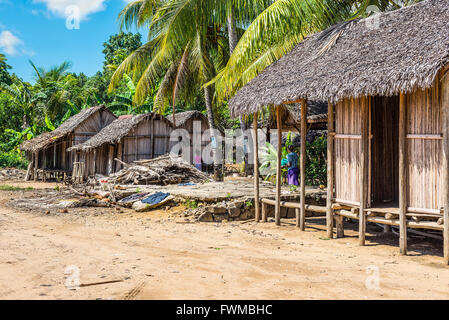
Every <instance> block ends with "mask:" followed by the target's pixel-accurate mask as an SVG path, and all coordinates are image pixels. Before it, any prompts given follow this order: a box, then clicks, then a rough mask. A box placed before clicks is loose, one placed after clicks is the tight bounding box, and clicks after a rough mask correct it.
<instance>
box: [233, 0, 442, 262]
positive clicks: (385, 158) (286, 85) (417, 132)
mask: <svg viewBox="0 0 449 320" xmlns="http://www.w3.org/2000/svg"><path fill="white" fill-rule="evenodd" d="M448 73H449V1H448V0H426V1H423V2H420V3H418V4H415V5H412V6H409V7H405V8H402V9H400V10H396V11H392V12H387V13H382V14H377V15H375V16H374V17H370V18H367V19H358V20H353V21H350V22H346V23H340V24H337V25H335V26H333V27H331V28H329V29H328V30H325V31H323V32H321V33H317V34H314V35H311V36H309V37H307V38H306V39H304V41H302V42H301V43H300V44H299V45H297V46H296V47H295V48H294V49H293V50H292V51H291V52H290V53H288V54H286V55H285V56H284V57H283V58H281V59H280V60H278V61H277V62H275V63H273V64H272V65H271V66H269V67H267V68H266V69H265V70H264V71H263V72H261V74H259V76H258V77H256V78H255V79H253V80H252V81H251V82H250V83H248V84H247V85H246V86H244V87H243V88H242V89H241V90H240V91H239V92H238V93H237V94H236V95H235V96H234V97H233V98H232V99H231V100H230V103H229V107H230V111H231V115H233V116H235V117H237V116H241V115H251V114H253V115H254V119H255V120H254V121H255V122H257V119H258V117H257V114H258V112H260V110H261V109H262V108H264V107H265V106H267V105H269V106H273V107H274V108H275V110H276V112H277V117H276V121H277V124H278V129H279V130H282V126H283V121H282V110H283V109H284V108H285V106H288V105H291V104H297V103H300V104H301V111H300V112H301V115H302V117H303V119H305V118H306V116H307V113H308V109H309V106H310V101H327V102H328V125H327V127H328V146H327V148H328V151H327V158H328V159H327V162H328V163H327V167H328V168H327V209H326V212H327V215H326V225H327V233H328V237H329V238H330V239H332V238H333V233H334V227H336V231H337V237H340V236H343V235H344V224H343V223H344V220H343V217H346V218H350V219H358V220H359V242H360V245H364V244H365V236H366V224H367V222H375V223H378V224H384V225H390V226H396V227H398V228H399V231H400V239H399V240H400V241H399V243H400V252H401V253H402V254H406V253H407V233H408V230H409V229H410V228H417V229H431V230H441V231H442V232H443V236H444V237H443V238H444V241H443V242H444V248H443V252H444V258H445V262H446V263H449V76H448ZM256 124H257V123H256ZM306 130H307V124H306V122H305V121H303V122H302V123H301V131H302V132H306ZM304 138H305V135H302V139H304ZM279 145H280V143H279ZM305 148H306V146H305V143H302V144H301V153H302V154H305V152H306V149H305ZM255 156H257V153H255ZM280 157H281V151H280V150H279V159H280ZM305 161H306V157H301V163H300V171H301V188H300V198H301V201H300V203H299V204H298V209H299V210H298V211H297V214H298V216H297V219H298V220H299V223H297V225H298V227H300V228H301V229H304V217H305V211H306V206H305V201H304V200H305V185H304V183H305V181H304V177H305ZM278 162H279V163H280V161H278ZM280 170H281V168H280V166H279V167H278V173H279V172H280ZM254 174H255V176H256V177H257V172H255V173H254ZM278 179H280V174H278ZM279 182H280V181H279V180H278V186H279V185H280V183H279ZM255 197H256V198H257V199H258V198H259V195H258V182H257V179H256V182H255ZM261 201H262V203H264V199H261ZM275 203H276V210H275V216H276V219H275V220H276V223H277V224H280V207H281V205H283V203H281V201H280V188H277V191H276V202H275ZM256 204H258V201H256ZM263 211H264V210H262V220H265V219H266V215H264V212H263ZM259 219H260V213H259V208H257V207H256V220H259Z"/></svg>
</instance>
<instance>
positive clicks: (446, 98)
mask: <svg viewBox="0 0 449 320" xmlns="http://www.w3.org/2000/svg"><path fill="white" fill-rule="evenodd" d="M441 108H442V112H443V123H442V130H443V177H442V178H443V181H444V190H443V195H444V203H443V205H444V218H443V223H444V229H443V255H444V263H446V264H449V75H448V74H447V71H446V74H445V75H443V78H442V99H441Z"/></svg>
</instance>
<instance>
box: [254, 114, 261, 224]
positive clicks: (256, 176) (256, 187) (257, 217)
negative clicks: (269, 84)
mask: <svg viewBox="0 0 449 320" xmlns="http://www.w3.org/2000/svg"><path fill="white" fill-rule="evenodd" d="M258 115H259V113H258V112H256V113H254V119H253V129H254V137H253V146H254V148H253V152H254V208H255V209H256V213H255V220H256V222H259V221H260V202H259V200H260V199H259V139H258V132H257V120H258Z"/></svg>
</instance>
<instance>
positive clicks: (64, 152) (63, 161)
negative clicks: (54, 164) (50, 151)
mask: <svg viewBox="0 0 449 320" xmlns="http://www.w3.org/2000/svg"><path fill="white" fill-rule="evenodd" d="M61 152H62V154H61V168H62V169H63V170H67V141H66V140H64V141H63V142H62V151H61Z"/></svg>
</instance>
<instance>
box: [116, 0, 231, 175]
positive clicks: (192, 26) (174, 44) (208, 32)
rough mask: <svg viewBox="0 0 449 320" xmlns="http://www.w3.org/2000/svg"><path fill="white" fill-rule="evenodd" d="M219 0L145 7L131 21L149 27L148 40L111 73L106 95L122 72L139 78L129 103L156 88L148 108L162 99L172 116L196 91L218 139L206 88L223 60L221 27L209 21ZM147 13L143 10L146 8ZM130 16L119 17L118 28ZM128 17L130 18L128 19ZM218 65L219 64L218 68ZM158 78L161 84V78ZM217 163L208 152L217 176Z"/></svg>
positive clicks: (141, 1)
mask: <svg viewBox="0 0 449 320" xmlns="http://www.w3.org/2000/svg"><path fill="white" fill-rule="evenodd" d="M155 2H156V1H150V0H147V1H145V0H138V1H134V2H132V3H130V4H129V5H128V6H127V7H126V8H125V10H128V11H129V10H132V11H133V12H136V11H137V8H139V9H138V10H139V13H141V12H145V11H144V6H145V4H148V6H150V4H154V3H155ZM217 3H219V0H213V1H204V0H167V1H159V6H157V7H151V10H152V11H151V14H150V13H147V15H144V16H145V17H146V18H145V19H140V16H137V18H133V19H134V20H132V21H134V22H136V23H137V24H138V25H139V24H142V23H144V22H146V23H148V25H149V39H150V40H149V41H148V42H147V43H146V44H144V45H143V46H142V47H140V48H139V49H137V50H136V51H135V52H134V53H132V54H131V55H130V56H129V57H128V58H127V59H125V61H124V62H123V63H122V64H121V65H120V66H119V67H118V69H117V70H116V71H115V73H114V75H113V77H112V80H111V85H110V91H112V90H113V89H114V88H115V87H116V86H117V85H118V84H119V83H120V81H121V79H122V77H123V75H124V74H126V73H131V72H132V73H133V75H135V74H142V76H141V77H140V79H139V81H138V83H137V86H136V94H135V96H134V103H136V104H140V103H143V102H144V101H145V99H146V98H147V96H148V94H149V93H150V91H151V90H153V89H155V88H158V90H157V93H156V96H155V103H154V110H155V111H159V112H162V111H163V110H164V106H166V104H167V102H168V101H171V102H172V105H173V114H174V113H175V104H176V100H177V98H178V97H179V96H180V95H183V96H184V99H189V98H193V97H195V96H197V93H198V92H200V91H202V95H203V98H204V102H205V106H206V110H207V117H208V122H209V126H210V129H211V131H212V138H215V140H216V141H218V139H217V138H218V135H217V133H218V132H217V126H216V122H215V118H214V111H213V101H212V99H213V93H214V92H213V87H212V86H206V87H203V85H204V84H206V83H208V82H209V81H210V80H212V79H213V77H214V76H215V74H216V72H215V68H216V65H217V64H218V65H219V64H220V63H222V61H224V59H223V57H224V56H225V55H226V52H227V51H228V49H227V40H226V37H225V35H224V33H223V32H222V29H220V28H217V27H216V25H215V23H214V19H213V18H214V17H213V15H212V14H211V13H213V12H214V8H216V6H215V7H214V4H217ZM147 10H148V9H147ZM130 16H132V15H128V12H126V13H123V12H122V13H121V17H122V25H123V24H125V25H126V24H127V23H126V22H125V21H126V19H127V18H128V19H131V18H129V17H130ZM133 17H134V16H133ZM223 66H224V64H223ZM161 79H162V80H161ZM219 163H220V159H219V158H218V154H217V152H214V164H215V169H216V170H215V172H216V175H217V176H218V166H219Z"/></svg>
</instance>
